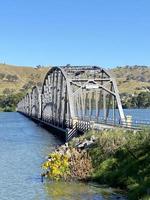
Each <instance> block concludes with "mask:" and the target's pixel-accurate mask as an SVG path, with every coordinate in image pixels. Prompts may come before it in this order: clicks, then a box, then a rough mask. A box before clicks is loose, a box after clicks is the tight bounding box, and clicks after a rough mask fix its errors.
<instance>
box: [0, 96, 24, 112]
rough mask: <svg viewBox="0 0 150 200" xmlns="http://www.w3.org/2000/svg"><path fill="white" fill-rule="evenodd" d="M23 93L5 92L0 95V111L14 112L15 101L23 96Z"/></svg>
mask: <svg viewBox="0 0 150 200" xmlns="http://www.w3.org/2000/svg"><path fill="white" fill-rule="evenodd" d="M24 95H25V94H24V93H18V94H11V93H10V94H5V95H1V96H0V111H1V112H14V111H15V110H16V105H17V103H18V102H19V101H20V100H21V99H22V98H23V97H24Z"/></svg>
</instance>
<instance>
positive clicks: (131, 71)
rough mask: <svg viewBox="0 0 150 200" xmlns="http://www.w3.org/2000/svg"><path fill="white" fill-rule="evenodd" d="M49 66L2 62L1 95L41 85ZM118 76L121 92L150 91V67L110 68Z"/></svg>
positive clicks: (0, 66)
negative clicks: (17, 64)
mask: <svg viewBox="0 0 150 200" xmlns="http://www.w3.org/2000/svg"><path fill="white" fill-rule="evenodd" d="M48 70H49V68H44V67H40V66H37V67H35V68H33V67H22V66H13V65H6V64H0V95H2V94H5V93H18V92H24V91H27V90H28V89H30V88H32V87H33V86H34V85H36V84H37V85H41V84H42V82H43V79H44V77H45V74H46V73H47V71H48ZM110 72H111V73H113V75H114V76H115V77H116V80H117V85H118V87H119V91H120V93H121V94H126V95H127V94H129V95H133V94H138V93H140V92H143V91H150V67H147V66H137V65H135V66H124V67H115V68H113V69H111V70H110Z"/></svg>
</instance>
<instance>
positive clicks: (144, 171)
mask: <svg viewBox="0 0 150 200" xmlns="http://www.w3.org/2000/svg"><path fill="white" fill-rule="evenodd" d="M115 134H116V136H115ZM97 141H98V142H97V144H96V146H95V147H93V148H92V149H90V150H89V151H90V155H91V158H92V161H93V166H94V172H93V175H92V178H93V180H95V181H98V182H99V183H102V184H104V183H105V184H108V185H111V186H113V187H118V186H119V187H122V188H126V189H128V191H129V199H132V200H136V199H144V198H145V199H148V192H149V190H150V130H148V129H147V130H143V131H141V132H134V131H122V134H121V130H112V131H107V132H104V133H100V136H99V139H98V140H97ZM104 141H105V142H104ZM110 141H112V144H111V143H110Z"/></svg>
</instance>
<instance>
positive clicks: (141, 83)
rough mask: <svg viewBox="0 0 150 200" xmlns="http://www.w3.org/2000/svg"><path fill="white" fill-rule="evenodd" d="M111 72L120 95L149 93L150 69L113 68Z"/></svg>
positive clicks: (137, 67) (136, 66) (136, 67)
mask: <svg viewBox="0 0 150 200" xmlns="http://www.w3.org/2000/svg"><path fill="white" fill-rule="evenodd" d="M111 72H112V73H113V74H114V76H115V77H116V80H117V85H118V87H119V91H120V93H128V94H136V93H137V94H138V93H140V92H146V91H150V67H147V66H138V65H135V66H124V67H115V68H113V69H112V70H111Z"/></svg>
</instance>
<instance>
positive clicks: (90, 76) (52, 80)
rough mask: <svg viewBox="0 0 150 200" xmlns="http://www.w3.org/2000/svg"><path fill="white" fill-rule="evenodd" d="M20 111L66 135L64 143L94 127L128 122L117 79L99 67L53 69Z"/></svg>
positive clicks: (22, 105)
mask: <svg viewBox="0 0 150 200" xmlns="http://www.w3.org/2000/svg"><path fill="white" fill-rule="evenodd" d="M17 111H18V112H21V113H23V114H24V115H26V116H29V117H31V118H32V119H34V120H36V121H38V122H41V123H43V124H46V125H47V126H50V127H51V128H54V129H55V131H58V132H64V133H65V140H70V139H71V138H72V137H74V136H76V135H77V134H78V133H82V132H84V131H86V130H88V129H89V128H90V127H91V126H92V127H93V128H94V127H101V125H102V124H103V125H104V124H106V125H107V124H111V125H117V124H125V123H126V118H125V115H124V112H123V109H122V104H121V101H120V96H119V92H118V88H117V85H116V81H115V79H114V78H113V76H112V75H111V74H110V73H108V72H107V71H106V70H104V69H103V68H100V67H97V66H89V67H87V66H85V67H84V66H64V67H52V68H51V69H50V70H49V71H48V73H47V74H46V76H45V79H44V82H43V86H42V88H38V87H37V86H35V87H33V89H32V91H31V92H30V93H28V94H27V95H26V96H25V97H24V98H23V99H22V100H21V101H20V102H19V103H18V105H17Z"/></svg>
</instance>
